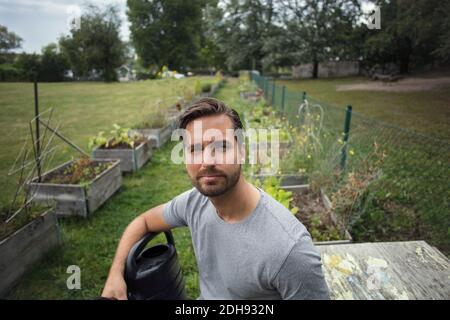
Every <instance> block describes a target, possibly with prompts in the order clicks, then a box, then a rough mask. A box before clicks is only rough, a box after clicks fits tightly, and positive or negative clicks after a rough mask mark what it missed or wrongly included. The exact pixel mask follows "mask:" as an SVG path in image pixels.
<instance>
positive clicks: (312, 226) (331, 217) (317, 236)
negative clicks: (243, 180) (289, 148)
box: [250, 175, 352, 245]
mask: <svg viewBox="0 0 450 320" xmlns="http://www.w3.org/2000/svg"><path fill="white" fill-rule="evenodd" d="M250 179H251V180H252V181H254V182H255V183H256V184H257V185H260V186H262V187H263V188H267V190H268V191H270V192H269V194H271V195H272V196H273V197H274V198H275V199H277V200H278V201H280V202H282V203H283V205H285V206H286V207H288V208H289V209H290V210H291V211H293V212H295V216H296V217H297V219H298V220H299V221H301V222H302V223H303V224H304V225H305V227H306V228H307V229H308V231H309V232H310V234H311V236H312V238H313V241H314V243H315V244H317V245H321V244H339V243H349V242H351V241H352V237H351V235H350V233H349V232H348V231H347V230H345V231H344V232H343V233H341V232H340V227H339V224H338V219H337V217H336V214H335V212H334V210H333V208H332V204H331V201H330V200H329V198H328V196H327V195H326V194H325V192H324V191H323V190H321V191H320V194H318V195H316V194H313V193H312V191H311V190H310V187H309V184H307V183H306V182H307V178H306V177H305V176H301V175H253V176H251V177H250ZM280 189H282V190H285V191H289V192H291V193H292V194H291V196H289V195H280V194H279V192H278V190H280ZM277 197H278V198H277ZM288 199H290V200H288Z"/></svg>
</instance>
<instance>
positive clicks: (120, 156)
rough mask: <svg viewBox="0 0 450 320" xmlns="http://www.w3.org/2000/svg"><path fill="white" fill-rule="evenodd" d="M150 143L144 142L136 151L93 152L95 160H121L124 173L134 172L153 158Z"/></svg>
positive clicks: (101, 150)
mask: <svg viewBox="0 0 450 320" xmlns="http://www.w3.org/2000/svg"><path fill="white" fill-rule="evenodd" d="M150 146H151V143H150V141H147V142H143V143H141V144H140V145H139V146H137V147H136V148H135V149H100V148H95V149H94V150H93V151H92V157H93V158H94V159H104V160H111V159H113V160H120V170H121V171H122V172H133V171H136V170H138V169H140V168H141V167H142V166H143V165H144V164H145V163H146V162H147V161H148V160H150V158H151V156H152V148H151V147H150Z"/></svg>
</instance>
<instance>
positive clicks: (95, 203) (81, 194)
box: [28, 159, 122, 218]
mask: <svg viewBox="0 0 450 320" xmlns="http://www.w3.org/2000/svg"><path fill="white" fill-rule="evenodd" d="M96 161H103V162H111V161H113V162H114V163H113V164H112V166H111V167H110V168H108V169H106V170H105V171H103V172H102V173H101V174H100V175H99V176H97V177H96V178H95V179H94V180H93V181H91V182H90V183H88V184H87V185H63V184H51V183H37V182H32V183H30V184H29V185H28V188H29V190H30V194H31V195H32V196H33V197H34V199H33V201H38V202H44V203H53V202H54V205H55V211H56V213H57V214H58V216H72V215H78V216H82V217H85V218H86V217H87V216H88V215H89V214H90V213H92V212H94V211H95V210H96V209H97V208H99V207H100V206H101V205H102V204H103V203H104V202H105V201H106V200H107V199H108V198H109V197H110V196H111V195H112V194H114V193H115V192H116V191H117V190H118V189H119V188H120V186H121V185H122V173H121V171H120V160H109V161H108V160H102V159H96ZM69 163H70V162H69ZM33 181H34V180H33Z"/></svg>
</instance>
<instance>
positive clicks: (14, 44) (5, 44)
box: [0, 25, 22, 53]
mask: <svg viewBox="0 0 450 320" xmlns="http://www.w3.org/2000/svg"><path fill="white" fill-rule="evenodd" d="M21 44H22V38H21V37H19V36H18V35H17V34H15V33H14V32H10V31H8V28H7V27H5V26H2V25H0V53H6V52H8V51H9V50H11V49H17V48H20V47H21Z"/></svg>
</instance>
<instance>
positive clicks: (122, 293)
mask: <svg viewBox="0 0 450 320" xmlns="http://www.w3.org/2000/svg"><path fill="white" fill-rule="evenodd" d="M102 297H105V298H115V299H117V300H127V299H128V297H127V284H126V283H125V279H124V278H123V276H122V275H120V274H115V275H109V277H108V279H107V280H106V283H105V287H104V288H103V292H102Z"/></svg>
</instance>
